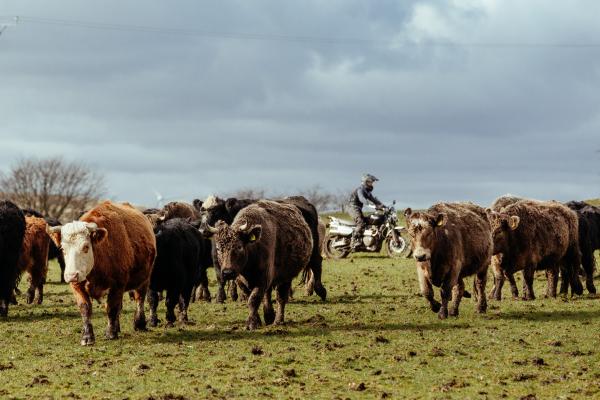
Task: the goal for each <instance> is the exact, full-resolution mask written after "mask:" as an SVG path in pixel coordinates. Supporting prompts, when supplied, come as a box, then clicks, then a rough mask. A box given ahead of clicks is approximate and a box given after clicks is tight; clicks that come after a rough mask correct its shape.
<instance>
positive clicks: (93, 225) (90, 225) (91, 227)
mask: <svg viewBox="0 0 600 400" xmlns="http://www.w3.org/2000/svg"><path fill="white" fill-rule="evenodd" d="M86 227H87V228H88V231H90V232H96V231H97V230H98V225H96V223H95V222H88V223H87V224H86Z"/></svg>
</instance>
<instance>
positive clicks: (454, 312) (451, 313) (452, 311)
mask: <svg viewBox="0 0 600 400" xmlns="http://www.w3.org/2000/svg"><path fill="white" fill-rule="evenodd" d="M448 315H449V316H451V317H458V310H450V311H448Z"/></svg>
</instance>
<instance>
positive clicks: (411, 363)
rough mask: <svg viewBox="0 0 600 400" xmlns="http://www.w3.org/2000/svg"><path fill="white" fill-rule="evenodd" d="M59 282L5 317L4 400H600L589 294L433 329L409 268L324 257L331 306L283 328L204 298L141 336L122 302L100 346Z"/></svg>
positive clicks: (307, 303) (598, 353) (299, 311)
mask: <svg viewBox="0 0 600 400" xmlns="http://www.w3.org/2000/svg"><path fill="white" fill-rule="evenodd" d="M25 281H26V279H23V282H22V284H21V287H22V288H25V285H26V282H25ZM57 281H58V268H57V266H56V265H55V264H54V263H53V264H52V265H51V276H50V277H49V283H48V284H47V286H46V289H47V290H46V291H47V296H46V299H45V302H44V304H43V305H41V306H34V305H26V304H24V299H20V302H21V304H20V305H19V306H15V307H12V308H11V309H10V315H9V319H8V320H7V321H2V322H0V330H1V332H0V348H1V351H0V398H17V399H29V398H74V399H78V398H81V399H91V398H94V399H95V398H98V399H101V398H106V399H184V398H189V399H201V398H215V399H229V398H259V397H260V398H290V399H300V398H302V399H304V398H309V399H312V398H317V399H319V398H323V399H347V398H349V399H358V398H361V399H362V398H367V399H369V398H372V399H379V398H409V399H410V398H415V399H416V398H424V399H429V398H432V399H446V398H448V399H454V398H455V399H464V398H482V399H484V398H489V399H498V398H509V399H514V398H517V399H519V398H526V399H533V398H537V399H569V398H570V399H578V398H591V397H595V398H600V367H599V361H600V335H599V333H600V329H599V328H600V318H599V317H600V299H597V298H591V297H588V296H583V297H580V298H575V299H565V298H559V299H539V300H536V301H533V302H522V301H512V300H504V301H502V302H501V303H498V302H491V303H490V307H489V310H488V313H487V315H483V316H482V315H476V314H475V313H474V303H473V301H471V300H469V299H465V300H464V302H463V304H462V306H461V310H460V311H461V315H460V316H459V317H458V318H457V319H449V320H446V321H439V320H438V319H437V316H436V315H435V314H433V313H432V312H430V311H429V309H428V307H427V305H426V302H425V300H424V299H423V298H421V297H419V296H418V294H417V293H418V286H417V281H416V274H415V271H414V263H413V262H412V261H411V260H404V259H403V260H390V259H386V258H381V257H356V258H354V259H351V260H343V261H326V263H325V273H324V283H325V284H326V286H327V288H328V290H329V301H328V302H326V303H322V302H320V301H319V300H318V299H317V298H316V297H311V298H307V297H305V296H304V294H303V292H302V291H301V290H300V289H298V290H296V293H295V296H294V297H295V299H294V301H293V302H292V303H291V304H290V305H289V306H288V308H287V324H286V325H285V326H282V327H269V328H262V329H260V330H258V331H255V332H248V331H245V330H244V329H243V327H244V320H245V318H246V314H247V311H246V307H245V305H243V304H241V303H231V302H228V303H226V304H224V305H221V304H215V303H210V304H208V303H196V304H193V305H192V307H191V313H190V317H191V319H192V320H193V323H192V324H189V325H185V326H178V327H175V328H171V329H166V328H164V327H159V328H156V329H151V330H150V331H149V332H145V333H140V332H134V331H133V327H132V312H133V310H134V304H133V302H131V301H130V300H129V299H128V298H127V299H126V300H125V305H124V315H123V316H122V319H121V321H122V322H121V325H122V329H123V333H122V335H121V337H120V338H119V339H118V340H116V341H107V340H106V339H104V337H103V331H104V327H105V324H106V320H105V317H104V315H103V309H102V308H101V306H100V305H95V308H94V318H93V323H94V326H95V331H96V336H97V342H96V345H95V346H93V347H81V346H80V345H79V339H80V328H81V322H80V317H79V314H78V311H77V309H76V307H75V306H74V301H73V298H72V295H71V293H70V289H69V287H68V286H66V285H61V284H59V283H57ZM470 285H471V280H470V279H469V281H468V286H470ZM488 286H489V285H488ZM544 287H545V282H544V280H543V279H542V277H541V276H540V277H538V279H537V280H536V289H537V293H538V295H540V296H541V295H542V293H543V292H542V289H543V288H544ZM211 288H214V280H213V285H212V286H211ZM505 290H507V288H505ZM213 291H214V289H213ZM506 294H507V293H506V292H505V295H506ZM159 310H160V313H161V317H163V316H164V306H163V305H161V307H160V309H159ZM163 319H164V318H163ZM527 396H529V397H527ZM534 396H535V397H534Z"/></svg>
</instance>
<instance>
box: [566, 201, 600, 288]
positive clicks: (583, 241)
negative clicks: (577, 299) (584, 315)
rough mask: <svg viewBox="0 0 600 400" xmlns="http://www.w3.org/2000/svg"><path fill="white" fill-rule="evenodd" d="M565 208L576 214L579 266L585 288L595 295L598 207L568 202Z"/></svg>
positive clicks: (599, 240)
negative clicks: (582, 273) (581, 269)
mask: <svg viewBox="0 0 600 400" xmlns="http://www.w3.org/2000/svg"><path fill="white" fill-rule="evenodd" d="M565 205H566V206H567V207H569V208H570V209H571V210H573V211H575V212H576V213H577V219H578V221H579V250H580V251H581V264H582V265H583V271H584V273H585V286H586V288H587V290H588V292H590V293H596V287H595V286H594V269H595V267H596V262H595V259H594V251H595V250H599V249H600V207H596V206H592V205H590V204H588V203H584V202H583V201H569V202H568V203H565Z"/></svg>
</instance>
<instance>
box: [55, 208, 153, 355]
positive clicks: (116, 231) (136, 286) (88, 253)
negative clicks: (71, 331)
mask: <svg viewBox="0 0 600 400" xmlns="http://www.w3.org/2000/svg"><path fill="white" fill-rule="evenodd" d="M49 233H50V234H51V236H52V238H53V240H54V241H55V242H56V244H57V245H58V246H60V247H61V248H62V250H63V252H64V256H65V264H66V266H65V273H64V275H65V280H66V281H67V282H69V283H70V284H71V288H72V290H73V294H74V295H75V299H76V301H77V305H78V306H79V310H80V312H81V317H82V319H83V337H82V339H81V344H82V345H91V344H94V342H95V336H94V331H93V328H92V324H91V315H92V299H100V298H101V297H103V296H104V295H105V294H107V296H108V299H107V303H106V312H107V315H108V327H107V329H106V337H107V338H108V339H116V338H117V337H118V334H119V332H120V330H121V329H120V323H119V315H120V313H121V308H122V304H123V293H124V292H126V291H133V293H134V299H135V301H136V303H137V310H136V312H135V316H134V329H135V330H146V317H145V315H144V300H145V298H146V291H147V289H148V283H149V281H150V275H151V272H152V266H153V264H154V259H155V257H156V240H155V238H154V233H153V230H152V226H151V225H150V222H149V221H148V219H147V218H146V217H145V216H144V215H143V214H142V213H141V212H140V211H138V210H136V209H135V208H134V207H132V206H131V205H130V204H127V203H123V204H116V203H112V202H110V201H105V202H104V203H102V204H100V205H98V206H96V207H95V208H94V209H92V210H90V211H88V212H87V213H85V214H84V215H83V216H81V218H80V219H79V221H74V222H71V223H68V224H66V225H63V226H61V227H54V228H49Z"/></svg>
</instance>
